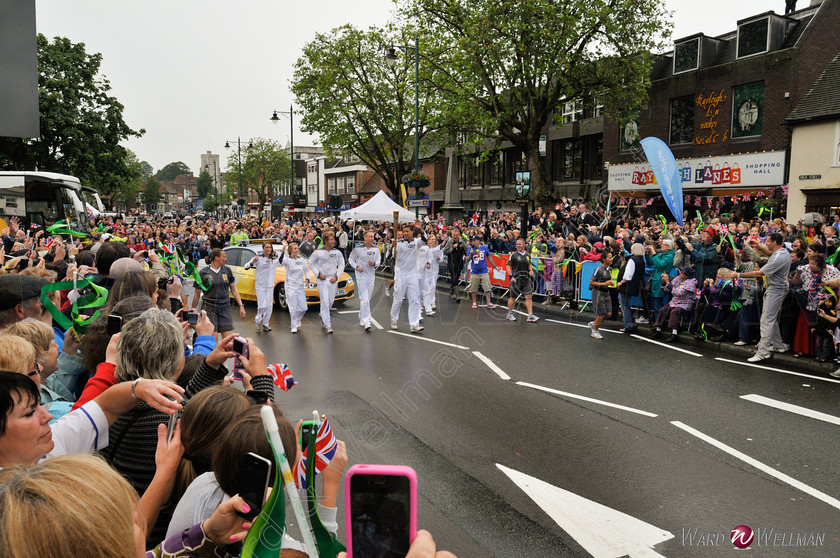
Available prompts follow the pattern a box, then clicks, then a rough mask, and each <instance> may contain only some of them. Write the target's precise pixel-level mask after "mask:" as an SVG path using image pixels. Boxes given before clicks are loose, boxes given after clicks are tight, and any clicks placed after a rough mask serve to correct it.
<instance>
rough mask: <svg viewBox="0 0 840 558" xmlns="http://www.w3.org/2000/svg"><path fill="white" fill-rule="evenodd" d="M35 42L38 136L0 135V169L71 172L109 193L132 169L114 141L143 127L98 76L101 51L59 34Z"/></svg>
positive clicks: (136, 134) (125, 153)
mask: <svg viewBox="0 0 840 558" xmlns="http://www.w3.org/2000/svg"><path fill="white" fill-rule="evenodd" d="M37 45H38V97H39V107H40V119H41V137H39V138H36V139H27V138H0V169H2V170H34V169H36V168H37V169H40V170H43V171H52V172H60V173H64V174H70V175H73V176H76V177H77V178H79V180H80V181H81V182H82V184H84V185H87V186H91V187H93V188H94V189H96V190H98V191H99V192H100V193H102V194H105V195H107V196H109V197H110V196H111V194H112V193H113V191H114V190H113V184H115V183H120V182H122V181H124V180H133V178H134V173H135V169H133V168H131V166H130V157H129V156H128V150H127V149H125V148H124V147H122V146H120V145H119V143H120V142H121V141H123V140H125V139H128V138H129V137H140V136H141V135H143V134H144V133H145V130H143V129H141V130H139V131H135V130H133V129H131V128H130V127H129V126H128V124H126V123H125V121H124V120H123V105H122V104H120V102H119V101H117V99H116V98H115V97H113V96H111V95H109V94H108V92H109V91H110V90H111V85H110V82H109V81H108V80H107V79H105V78H104V76H100V75H99V66H100V64H101V62H102V55H101V54H98V53H97V54H88V53H87V52H86V51H85V45H84V43H76V44H74V43H72V42H70V40H69V39H67V38H64V37H56V38H55V39H54V40H53V42H50V41H49V40H48V39H47V38H46V37H45V36H44V35H42V34H38V38H37Z"/></svg>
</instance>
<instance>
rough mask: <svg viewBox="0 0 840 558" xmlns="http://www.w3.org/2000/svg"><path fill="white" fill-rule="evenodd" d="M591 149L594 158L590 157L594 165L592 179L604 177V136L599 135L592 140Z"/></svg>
mask: <svg viewBox="0 0 840 558" xmlns="http://www.w3.org/2000/svg"><path fill="white" fill-rule="evenodd" d="M589 146H590V149H591V150H592V156H591V157H589V159H590V161H591V164H592V174H591V176H592V178H603V177H604V136H603V135H600V134H599V135H598V136H596V137H595V138H592V139H590V143H589Z"/></svg>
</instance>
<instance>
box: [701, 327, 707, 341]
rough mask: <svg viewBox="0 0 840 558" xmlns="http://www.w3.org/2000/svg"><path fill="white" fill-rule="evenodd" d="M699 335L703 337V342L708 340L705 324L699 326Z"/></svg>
mask: <svg viewBox="0 0 840 558" xmlns="http://www.w3.org/2000/svg"><path fill="white" fill-rule="evenodd" d="M700 334H701V335H703V341H708V340H709V334H708V333H706V324H700Z"/></svg>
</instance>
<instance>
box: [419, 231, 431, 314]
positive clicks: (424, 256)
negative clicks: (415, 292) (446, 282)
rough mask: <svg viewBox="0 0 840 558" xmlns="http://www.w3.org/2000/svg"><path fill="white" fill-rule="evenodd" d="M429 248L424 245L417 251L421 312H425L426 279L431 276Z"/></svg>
mask: <svg viewBox="0 0 840 558" xmlns="http://www.w3.org/2000/svg"><path fill="white" fill-rule="evenodd" d="M427 265H429V247H428V246H427V245H426V244H425V243H423V245H422V246H420V249H419V250H418V251H417V288H418V289H420V310H421V311H422V310H423V298H424V293H425V292H426V278H427V276H428V275H429V269H427V268H426V266H427Z"/></svg>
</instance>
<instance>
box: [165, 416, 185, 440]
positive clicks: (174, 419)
mask: <svg viewBox="0 0 840 558" xmlns="http://www.w3.org/2000/svg"><path fill="white" fill-rule="evenodd" d="M182 413H183V411H175V413H174V414H173V415H172V416H170V417H169V425H168V426H167V427H166V441H167V442H168V441H170V440H172V434H173V433H174V432H175V425H176V424H177V423H178V419H179V418H181V414H182Z"/></svg>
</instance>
